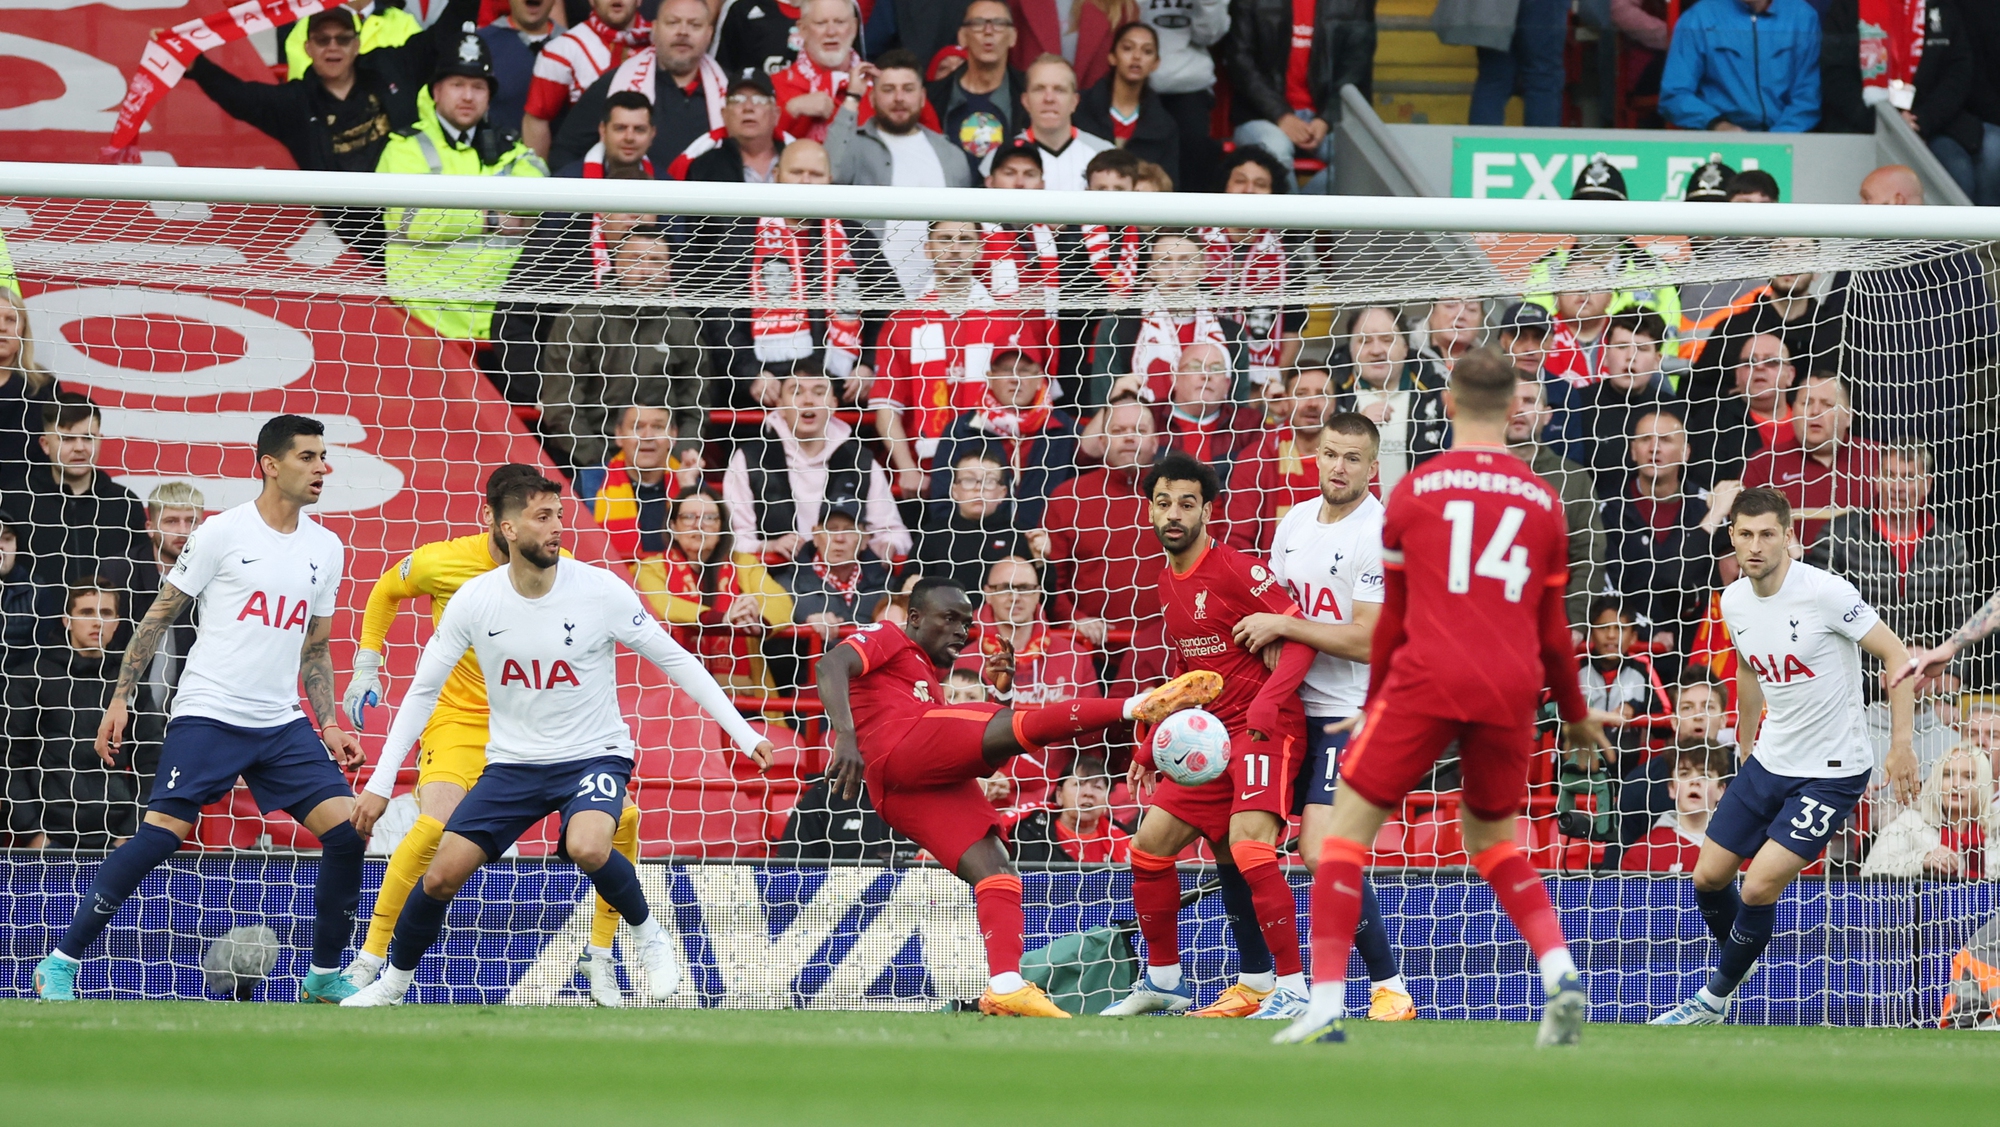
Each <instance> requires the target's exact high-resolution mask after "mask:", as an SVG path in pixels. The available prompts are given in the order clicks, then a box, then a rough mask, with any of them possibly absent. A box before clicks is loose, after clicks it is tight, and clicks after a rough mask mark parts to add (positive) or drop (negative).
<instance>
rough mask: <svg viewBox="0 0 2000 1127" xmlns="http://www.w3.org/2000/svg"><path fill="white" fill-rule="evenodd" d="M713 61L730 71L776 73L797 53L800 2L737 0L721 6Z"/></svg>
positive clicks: (739, 72)
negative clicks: (798, 3)
mask: <svg viewBox="0 0 2000 1127" xmlns="http://www.w3.org/2000/svg"><path fill="white" fill-rule="evenodd" d="M719 18H720V21H721V22H720V23H718V24H717V25H716V32H715V61H716V62H718V63H720V64H722V69H723V70H724V71H725V72H726V73H729V74H742V73H743V72H744V71H756V72H757V73H759V74H776V73H778V72H779V71H781V70H784V69H785V68H786V67H788V66H791V65H792V60H793V59H796V58H798V57H799V31H798V22H799V6H798V5H797V4H793V3H791V2H790V0H737V2H736V3H733V4H727V5H724V6H723V9H722V12H721V15H720V17H719Z"/></svg>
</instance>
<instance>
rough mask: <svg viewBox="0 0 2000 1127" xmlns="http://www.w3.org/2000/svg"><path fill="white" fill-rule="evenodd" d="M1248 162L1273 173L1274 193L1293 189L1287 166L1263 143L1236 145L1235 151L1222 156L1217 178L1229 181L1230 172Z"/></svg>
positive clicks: (1272, 191) (1280, 193) (1277, 193)
mask: <svg viewBox="0 0 2000 1127" xmlns="http://www.w3.org/2000/svg"><path fill="white" fill-rule="evenodd" d="M1246 164H1254V165H1256V166H1257V167H1258V168H1261V169H1263V170H1264V171H1266V172H1268V173H1270V174H1271V194H1272V195H1274V196H1282V195H1284V194H1285V193H1286V192H1289V191H1291V184H1290V173H1289V172H1287V171H1286V169H1285V166H1284V165H1283V164H1281V163H1280V162H1279V161H1278V158H1277V157H1274V156H1272V155H1271V153H1270V150H1268V149H1266V148H1264V147H1263V146H1262V145H1238V146H1236V150H1235V151H1234V152H1232V153H1230V154H1229V155H1228V156H1225V157H1223V158H1222V167H1220V168H1218V169H1216V171H1215V178H1216V180H1217V182H1219V183H1223V184H1227V183H1229V174H1230V173H1232V172H1234V171H1236V170H1237V168H1238V167H1240V166H1242V165H1246Z"/></svg>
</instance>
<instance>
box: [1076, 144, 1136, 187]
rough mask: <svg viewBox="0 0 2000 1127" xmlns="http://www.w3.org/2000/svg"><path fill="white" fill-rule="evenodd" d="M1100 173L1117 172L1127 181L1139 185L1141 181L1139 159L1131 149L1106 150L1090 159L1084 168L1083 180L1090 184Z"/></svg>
mask: <svg viewBox="0 0 2000 1127" xmlns="http://www.w3.org/2000/svg"><path fill="white" fill-rule="evenodd" d="M1100 172H1115V173H1117V174H1118V175H1120V176H1123V177H1124V178H1125V179H1127V180H1130V181H1132V182H1134V183H1137V182H1138V180H1139V158H1138V157H1137V156H1134V155H1133V153H1132V150H1130V149H1106V150H1104V151H1103V152H1101V153H1099V154H1097V155H1096V156H1094V157H1091V158H1090V163H1089V164H1086V165H1084V166H1083V179H1084V181H1085V183H1088V182H1089V180H1090V178H1091V177H1092V176H1095V175H1096V174H1098V173H1100Z"/></svg>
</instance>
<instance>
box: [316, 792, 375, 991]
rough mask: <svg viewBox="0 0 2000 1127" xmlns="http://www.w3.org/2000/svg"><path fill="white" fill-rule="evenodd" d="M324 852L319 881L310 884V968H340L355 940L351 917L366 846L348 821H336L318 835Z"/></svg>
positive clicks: (358, 900)
mask: <svg viewBox="0 0 2000 1127" xmlns="http://www.w3.org/2000/svg"><path fill="white" fill-rule="evenodd" d="M319 843H320V847H321V849H322V850H323V852H322V853H321V854H320V858H319V878H318V879H317V880H316V881H315V882H314V883H313V908H314V917H313V953H312V965H313V966H316V967H321V968H324V969H327V970H336V969H338V968H339V967H340V957H341V955H342V954H343V953H345V952H346V950H347V945H348V944H349V943H352V942H353V941H354V914H355V912H356V910H358V909H359V908H360V907H361V860H362V857H363V856H364V855H365V854H366V853H367V849H368V846H367V843H366V842H364V841H363V840H362V839H361V835H360V834H358V833H355V832H354V826H353V824H352V823H349V822H337V823H335V824H334V827H333V828H332V829H330V830H328V831H326V832H325V833H323V834H321V835H320V836H319Z"/></svg>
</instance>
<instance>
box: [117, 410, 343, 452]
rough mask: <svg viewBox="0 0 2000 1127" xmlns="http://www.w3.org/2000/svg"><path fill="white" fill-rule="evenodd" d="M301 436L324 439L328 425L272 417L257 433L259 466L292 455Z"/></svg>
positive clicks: (295, 417)
mask: <svg viewBox="0 0 2000 1127" xmlns="http://www.w3.org/2000/svg"><path fill="white" fill-rule="evenodd" d="M92 410H93V411H94V410H95V408H93V409H92ZM300 436H307V437H312V438H324V437H325V436H326V424H325V423H322V422H320V421H319V420H318V419H309V418H307V417H305V416H304V415H274V416H272V417H271V419H270V420H269V421H267V422H266V423H265V424H264V426H263V428H262V429H260V430H258V432H257V464H258V465H259V466H262V465H263V464H264V459H266V458H282V457H284V456H285V455H287V454H289V453H291V452H292V442H293V441H294V440H295V439H297V438H299V437H300Z"/></svg>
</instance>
